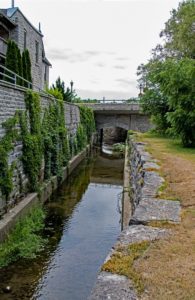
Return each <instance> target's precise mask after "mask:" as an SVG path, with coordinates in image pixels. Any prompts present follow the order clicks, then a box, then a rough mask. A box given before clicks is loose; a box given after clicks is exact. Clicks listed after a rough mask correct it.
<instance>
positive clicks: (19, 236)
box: [0, 206, 46, 267]
mask: <svg viewBox="0 0 195 300" xmlns="http://www.w3.org/2000/svg"><path fill="white" fill-rule="evenodd" d="M44 219H45V213H44V210H43V208H42V207H41V206H37V207H34V208H33V209H32V210H31V212H30V213H29V214H28V215H27V216H26V217H24V218H23V219H21V220H20V221H18V222H17V224H16V226H15V228H14V230H13V231H12V232H11V233H10V235H9V236H8V238H7V240H6V241H5V242H4V243H2V244H1V245H0V267H5V266H7V265H9V264H10V263H12V262H14V261H16V260H18V259H20V258H34V257H36V254H37V253H38V252H40V251H41V250H42V249H43V247H44V245H45V243H46V240H44V238H43V237H42V236H41V230H42V229H43V228H44Z"/></svg>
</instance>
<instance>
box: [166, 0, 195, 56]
mask: <svg viewBox="0 0 195 300" xmlns="http://www.w3.org/2000/svg"><path fill="white" fill-rule="evenodd" d="M160 36H161V37H163V38H164V39H165V45H164V51H167V52H168V53H169V56H171V57H173V56H174V57H178V58H181V57H190V58H195V42H194V41H195V1H194V0H187V1H183V2H181V3H180V4H179V7H178V9H177V10H176V9H173V10H172V12H171V18H170V19H169V20H168V21H167V22H166V23H165V29H164V30H163V31H162V32H161V33H160Z"/></svg>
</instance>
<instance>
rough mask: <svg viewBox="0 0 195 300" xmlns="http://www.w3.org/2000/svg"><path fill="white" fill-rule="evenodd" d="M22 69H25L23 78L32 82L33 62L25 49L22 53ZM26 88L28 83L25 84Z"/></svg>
mask: <svg viewBox="0 0 195 300" xmlns="http://www.w3.org/2000/svg"><path fill="white" fill-rule="evenodd" d="M22 68H23V77H24V79H26V80H27V81H29V82H32V75H31V60H30V54H29V51H28V49H25V50H24V51H23V53H22ZM24 86H25V87H28V83H27V82H24Z"/></svg>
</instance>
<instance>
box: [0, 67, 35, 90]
mask: <svg viewBox="0 0 195 300" xmlns="http://www.w3.org/2000/svg"><path fill="white" fill-rule="evenodd" d="M0 80H1V81H3V82H10V83H12V84H14V85H15V86H17V85H18V86H23V84H19V83H20V82H22V83H25V86H24V87H26V88H28V89H33V86H32V82H30V81H28V80H26V79H24V78H23V77H22V76H20V75H18V74H16V73H14V72H13V71H11V70H10V69H8V68H6V67H5V66H3V65H0Z"/></svg>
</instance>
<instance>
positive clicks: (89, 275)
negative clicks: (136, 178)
mask: <svg viewBox="0 0 195 300" xmlns="http://www.w3.org/2000/svg"><path fill="white" fill-rule="evenodd" d="M122 173H123V160H121V159H115V160H113V159H109V158H106V157H104V156H98V157H97V158H96V159H92V160H91V161H90V162H88V163H86V162H85V163H83V164H82V165H81V166H80V167H79V168H78V169H77V171H76V172H74V174H73V175H72V176H71V177H70V178H69V180H68V181H67V182H66V183H65V184H63V185H62V186H61V188H60V189H59V190H58V192H57V193H55V194H54V195H53V197H52V198H51V199H50V201H49V202H48V204H47V206H46V209H47V219H46V229H45V232H44V234H45V235H46V236H47V237H48V240H49V242H48V245H47V248H46V249H45V251H44V253H42V254H41V255H40V256H39V257H38V258H37V259H35V260H31V261H25V262H24V261H23V262H18V263H17V264H14V265H12V266H11V267H9V268H5V269H4V270H2V271H1V272H0V282H1V283H0V289H1V291H0V299H3V300H4V299H14V300H17V299H20V300H22V299H41V300H46V299H47V300H50V299H52V300H55V299H56V300H61V299H63V300H64V299H68V300H77V299H78V300H84V299H86V298H87V296H88V295H89V293H90V290H91V288H92V286H93V284H94V282H95V279H96V276H97V272H98V270H99V267H100V266H101V264H102V262H103V260H104V259H105V256H106V254H107V253H108V251H109V249H110V248H111V246H112V245H113V243H114V242H115V240H116V237H117V235H118V233H119V231H120V225H119V220H120V215H119V213H118V210H117V199H118V194H119V193H120V192H121V191H122ZM6 285H10V286H11V287H12V292H11V293H10V294H4V293H3V292H2V287H4V286H6Z"/></svg>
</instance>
